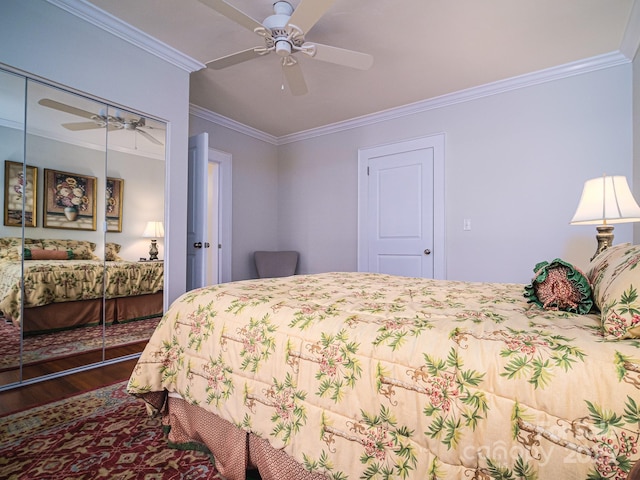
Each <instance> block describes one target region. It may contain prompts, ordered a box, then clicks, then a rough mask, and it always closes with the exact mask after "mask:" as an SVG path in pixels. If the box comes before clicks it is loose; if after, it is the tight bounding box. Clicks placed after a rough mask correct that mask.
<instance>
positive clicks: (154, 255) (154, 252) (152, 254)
mask: <svg viewBox="0 0 640 480" xmlns="http://www.w3.org/2000/svg"><path fill="white" fill-rule="evenodd" d="M612 236H613V235H612ZM157 259H158V244H157V243H156V240H151V246H150V247H149V260H157Z"/></svg>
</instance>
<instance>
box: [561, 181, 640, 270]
mask: <svg viewBox="0 0 640 480" xmlns="http://www.w3.org/2000/svg"><path fill="white" fill-rule="evenodd" d="M638 221H640V207H639V206H638V204H637V203H636V201H635V199H634V198H633V195H632V193H631V190H630V189H629V184H628V183H627V179H626V178H625V177H623V176H606V175H603V176H602V177H599V178H592V179H591V180H587V181H586V182H585V183H584V188H583V190H582V196H581V197H580V203H578V209H577V210H576V213H575V214H574V216H573V218H572V219H571V225H598V226H597V227H596V230H597V231H598V233H597V234H596V239H597V241H598V248H597V249H596V253H595V254H594V255H593V257H591V260H593V259H594V258H595V257H596V255H598V254H599V253H600V252H602V251H603V250H604V249H606V248H607V247H610V246H611V244H612V243H613V225H612V224H615V223H629V222H638Z"/></svg>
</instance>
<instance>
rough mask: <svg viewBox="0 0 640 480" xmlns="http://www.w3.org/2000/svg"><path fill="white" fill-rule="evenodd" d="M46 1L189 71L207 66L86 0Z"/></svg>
mask: <svg viewBox="0 0 640 480" xmlns="http://www.w3.org/2000/svg"><path fill="white" fill-rule="evenodd" d="M46 1H47V2H49V3H50V4H51V5H55V6H56V7H58V8H61V9H63V10H65V11H67V12H69V13H71V14H72V15H75V16H76V17H78V18H81V19H82V20H85V21H86V22H89V23H91V24H92V25H95V26H96V27H98V28H100V29H102V30H104V31H106V32H109V33H111V34H113V35H115V36H116V37H119V38H121V39H122V40H125V41H126V42H129V43H130V44H132V45H135V46H136V47H139V48H141V49H143V50H145V51H146V52H149V53H151V54H152V55H155V56H156V57H158V58H161V59H162V60H164V61H166V62H169V63H171V64H172V65H175V66H176V67H178V68H181V69H182V70H185V71H187V72H189V73H191V72H195V71H198V70H201V69H203V68H205V67H206V66H205V64H204V63H202V62H199V61H197V60H195V59H193V58H191V57H189V56H187V55H185V54H184V53H182V52H179V51H178V50H176V49H175V48H173V47H171V46H169V45H167V44H165V43H163V42H161V41H159V40H157V39H155V38H153V37H152V36H151V35H148V34H146V33H144V32H143V31H141V30H138V29H137V28H134V27H132V26H131V25H129V24H128V23H125V22H123V21H122V20H120V19H119V18H117V17H114V16H113V15H111V14H110V13H107V12H105V11H104V10H101V9H100V8H98V7H96V6H95V5H93V4H91V3H89V2H87V1H86V0H46Z"/></svg>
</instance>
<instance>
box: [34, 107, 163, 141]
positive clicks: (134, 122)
mask: <svg viewBox="0 0 640 480" xmlns="http://www.w3.org/2000/svg"><path fill="white" fill-rule="evenodd" d="M38 103H39V104H40V105H42V106H44V107H49V108H53V109H54V110H59V111H61V112H65V113H70V114H72V115H76V116H78V117H83V118H88V119H89V120H90V121H88V122H73V123H63V124H62V126H63V127H64V128H66V129H67V130H73V131H74V132H77V131H81V130H93V129H96V128H105V127H106V128H107V130H131V131H134V132H138V133H139V134H140V135H142V136H143V137H144V138H146V139H147V140H149V141H150V142H151V143H154V144H156V145H162V142H161V141H159V140H158V139H156V138H155V137H154V136H153V135H151V134H150V133H149V132H147V131H146V130H158V129H157V128H154V127H152V126H150V125H147V124H146V120H145V118H144V117H139V118H137V119H134V118H131V119H128V118H125V117H124V116H122V113H120V112H119V111H118V110H116V114H115V115H107V114H105V113H104V112H100V113H99V114H95V113H91V112H88V111H86V110H82V109H81V108H77V107H73V106H71V105H67V104H66V103H61V102H57V101H55V100H51V99H50V98H43V99H42V100H40V101H38Z"/></svg>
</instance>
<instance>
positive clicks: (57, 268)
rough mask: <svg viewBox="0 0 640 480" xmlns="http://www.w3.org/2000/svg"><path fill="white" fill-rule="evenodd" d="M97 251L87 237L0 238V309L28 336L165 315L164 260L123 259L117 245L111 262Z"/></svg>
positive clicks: (112, 249) (108, 253) (112, 248)
mask: <svg viewBox="0 0 640 480" xmlns="http://www.w3.org/2000/svg"><path fill="white" fill-rule="evenodd" d="M94 250H95V244H94V243H91V242H85V241H76V240H46V239H44V240H42V239H25V243H24V246H23V245H22V242H21V239H17V238H2V239H0V312H2V314H3V315H4V317H5V318H6V319H8V320H10V321H11V323H12V324H13V325H15V326H16V327H20V326H21V327H22V331H23V334H25V335H33V334H39V333H47V332H53V331H58V330H64V329H69V328H76V327H82V326H93V325H98V324H101V323H102V322H104V323H106V324H111V323H124V322H128V321H134V320H138V319H143V318H149V317H152V316H158V315H161V314H162V311H163V300H162V294H163V283H164V265H163V263H162V262H128V261H124V260H122V259H121V258H120V257H118V256H117V252H118V250H119V245H117V244H114V243H111V244H108V245H107V249H106V250H107V251H106V257H107V259H108V260H107V261H102V260H100V259H98V257H96V256H95V254H94ZM16 252H19V253H16ZM21 282H22V283H23V285H24V294H23V292H22V289H21ZM105 285H106V287H105ZM21 305H23V307H24V308H21Z"/></svg>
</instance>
